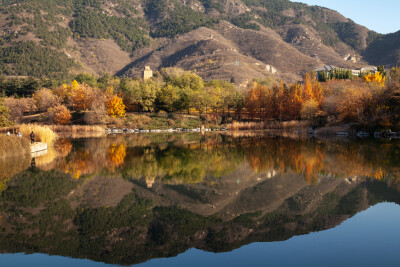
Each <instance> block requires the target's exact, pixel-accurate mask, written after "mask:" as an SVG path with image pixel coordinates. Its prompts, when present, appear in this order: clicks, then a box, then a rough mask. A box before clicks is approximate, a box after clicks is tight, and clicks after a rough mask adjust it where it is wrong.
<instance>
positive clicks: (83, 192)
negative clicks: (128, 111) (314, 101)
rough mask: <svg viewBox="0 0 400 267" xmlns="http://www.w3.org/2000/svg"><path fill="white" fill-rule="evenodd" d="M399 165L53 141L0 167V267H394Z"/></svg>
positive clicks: (236, 148) (309, 148)
mask: <svg viewBox="0 0 400 267" xmlns="http://www.w3.org/2000/svg"><path fill="white" fill-rule="evenodd" d="M399 163H400V143H399V142H395V141H379V142H377V141H368V140H366V141H365V140H364V141H352V142H350V141H317V140H294V139H289V138H276V137H266V136H241V137H234V136H229V135H219V134H213V135H200V134H186V135H183V134H182V135H148V136H146V135H140V136H109V137H105V138H86V139H59V140H58V141H57V142H56V144H55V147H54V148H53V149H50V150H49V151H48V153H47V154H46V155H38V157H36V158H35V159H34V161H33V160H31V159H30V158H18V159H9V160H2V161H0V170H1V171H0V190H1V195H0V212H1V213H0V216H1V217H0V250H1V253H2V254H0V266H55V265H57V266H104V265H107V264H116V265H134V264H138V265H139V266H141V265H143V266H160V265H164V266H188V265H190V266H204V265H209V266H220V265H222V264H229V265H231V266H266V265H268V266H282V265H285V266H293V265H303V266H310V265H318V266H321V265H324V266H338V265H344V266H350V265H351V266H354V265H370V266H374V265H384V266H395V265H397V263H398V262H399V260H400V255H399V254H398V253H397V251H398V247H399V246H400V230H399V227H400V206H399V205H398V203H400V183H399V181H400V180H399V179H400V166H399Z"/></svg>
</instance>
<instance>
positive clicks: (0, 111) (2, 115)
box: [0, 93, 11, 127]
mask: <svg viewBox="0 0 400 267" xmlns="http://www.w3.org/2000/svg"><path fill="white" fill-rule="evenodd" d="M10 116H11V114H10V110H9V109H8V108H7V107H6V106H4V93H3V96H2V97H0V127H6V126H9V125H10V124H11V122H10V121H9V120H8V119H9V118H10Z"/></svg>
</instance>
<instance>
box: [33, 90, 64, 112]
mask: <svg viewBox="0 0 400 267" xmlns="http://www.w3.org/2000/svg"><path fill="white" fill-rule="evenodd" d="M32 97H33V100H34V101H35V105H36V107H37V108H38V110H39V111H40V112H45V111H47V109H49V108H51V107H54V106H56V105H58V104H59V103H60V100H59V98H58V97H57V96H56V95H54V94H53V92H52V91H51V90H50V89H46V88H43V89H40V90H38V91H36V93H35V94H33V96H32Z"/></svg>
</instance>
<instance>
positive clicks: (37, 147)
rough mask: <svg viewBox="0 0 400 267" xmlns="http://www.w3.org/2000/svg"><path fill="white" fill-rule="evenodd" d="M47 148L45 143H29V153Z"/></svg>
mask: <svg viewBox="0 0 400 267" xmlns="http://www.w3.org/2000/svg"><path fill="white" fill-rule="evenodd" d="M46 150H47V143H40V142H37V143H33V144H31V153H38V152H41V151H46Z"/></svg>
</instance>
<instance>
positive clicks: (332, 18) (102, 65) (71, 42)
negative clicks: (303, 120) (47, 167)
mask: <svg viewBox="0 0 400 267" xmlns="http://www.w3.org/2000/svg"><path fill="white" fill-rule="evenodd" d="M0 12H1V14H2V16H1V19H0V29H1V31H0V32H2V34H1V36H0V62H2V63H3V64H1V66H0V73H2V74H4V75H23V76H46V77H56V78H60V79H63V78H64V79H65V78H66V77H67V76H70V75H71V74H74V73H77V72H88V73H91V74H94V75H102V74H104V73H110V74H112V75H115V74H117V75H120V76H123V75H127V76H138V75H140V73H141V71H142V69H143V67H144V66H145V65H150V66H151V67H152V68H153V69H154V70H158V69H160V68H163V67H181V68H184V69H187V70H191V71H195V72H196V73H197V74H199V75H200V76H202V77H203V78H205V79H214V78H218V79H223V80H228V81H229V80H235V81H236V84H237V85H245V84H246V83H247V82H248V81H249V80H251V79H252V78H261V79H268V78H271V77H275V78H282V79H284V80H288V81H296V80H299V79H300V78H301V75H302V74H303V73H305V72H307V71H310V70H313V69H315V68H317V67H319V66H322V65H325V64H331V65H336V66H338V67H346V68H359V67H362V66H365V65H369V64H373V65H386V66H395V65H398V64H400V31H399V32H397V33H393V34H387V35H381V34H378V33H375V32H373V31H370V30H368V29H367V28H365V27H363V26H361V25H358V24H356V23H354V22H353V21H352V20H350V19H347V18H345V17H344V16H342V15H341V14H339V13H338V12H336V11H333V10H330V9H327V8H323V7H317V6H308V5H305V4H301V3H294V2H290V1H288V0H269V1H268V0H222V1H215V0H190V1H184V0H182V1H178V0H168V1H159V0H133V1H132V0H66V1H61V0H55V1H50V0H45V1H39V0H7V1H3V2H2V3H1V4H0Z"/></svg>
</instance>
